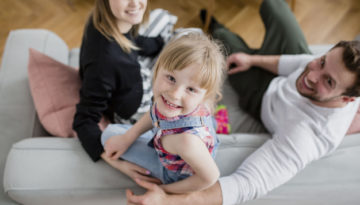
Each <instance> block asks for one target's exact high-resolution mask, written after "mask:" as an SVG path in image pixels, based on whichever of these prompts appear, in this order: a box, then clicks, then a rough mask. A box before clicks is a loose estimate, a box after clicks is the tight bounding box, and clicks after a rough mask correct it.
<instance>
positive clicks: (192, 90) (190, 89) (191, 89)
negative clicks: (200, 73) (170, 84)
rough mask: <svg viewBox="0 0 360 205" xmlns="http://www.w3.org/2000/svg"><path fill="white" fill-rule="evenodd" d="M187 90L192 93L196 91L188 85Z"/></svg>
mask: <svg viewBox="0 0 360 205" xmlns="http://www.w3.org/2000/svg"><path fill="white" fill-rule="evenodd" d="M188 90H189V91H190V92H192V93H196V91H197V90H196V89H195V88H192V87H189V88H188Z"/></svg>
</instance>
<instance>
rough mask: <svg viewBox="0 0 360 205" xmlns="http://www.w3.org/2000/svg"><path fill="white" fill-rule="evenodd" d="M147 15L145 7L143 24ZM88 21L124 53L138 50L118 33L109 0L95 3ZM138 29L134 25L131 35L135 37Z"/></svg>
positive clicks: (147, 8)
mask: <svg viewBox="0 0 360 205" xmlns="http://www.w3.org/2000/svg"><path fill="white" fill-rule="evenodd" d="M149 13H150V10H149V6H147V7H146V9H145V13H144V17H143V22H145V21H147V20H148V17H149ZM89 21H92V22H93V24H94V27H95V28H96V29H97V30H98V31H99V32H100V33H101V34H102V35H104V36H105V37H106V38H107V39H108V40H115V41H116V42H117V43H118V44H119V45H120V47H121V48H122V49H123V50H124V51H125V52H127V53H130V51H131V49H134V50H138V49H139V48H138V47H137V46H136V45H134V44H133V43H132V42H131V41H130V40H129V39H127V38H126V37H125V36H124V35H123V34H122V33H121V32H120V31H119V29H118V27H117V24H116V17H115V16H114V14H113V13H112V11H111V8H110V4H109V0H96V1H95V6H94V9H93V11H92V13H91V16H90V18H89ZM138 29H139V25H135V26H134V29H133V30H132V31H133V34H135V35H137V32H138Z"/></svg>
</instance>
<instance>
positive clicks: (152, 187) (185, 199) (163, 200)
mask: <svg viewBox="0 0 360 205" xmlns="http://www.w3.org/2000/svg"><path fill="white" fill-rule="evenodd" d="M135 181H136V183H137V184H138V185H140V186H142V187H143V188H145V189H147V190H148V191H147V192H146V193H145V194H144V195H139V196H137V195H134V193H132V192H131V191H130V190H126V198H127V204H128V205H168V204H172V205H192V204H196V205H221V204H222V195H221V188H220V184H219V182H216V183H215V184H214V185H213V186H211V187H209V188H208V189H205V190H202V191H198V192H192V193H189V194H178V195H170V194H166V193H165V192H164V191H163V190H162V189H161V188H160V187H159V186H158V185H156V184H152V183H149V182H145V181H142V180H139V179H137V180H135Z"/></svg>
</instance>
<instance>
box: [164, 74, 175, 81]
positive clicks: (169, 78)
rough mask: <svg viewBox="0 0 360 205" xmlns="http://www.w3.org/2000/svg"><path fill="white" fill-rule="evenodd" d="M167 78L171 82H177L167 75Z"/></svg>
mask: <svg viewBox="0 0 360 205" xmlns="http://www.w3.org/2000/svg"><path fill="white" fill-rule="evenodd" d="M166 78H167V79H168V80H169V81H171V82H176V80H175V78H174V77H173V76H171V75H167V76H166Z"/></svg>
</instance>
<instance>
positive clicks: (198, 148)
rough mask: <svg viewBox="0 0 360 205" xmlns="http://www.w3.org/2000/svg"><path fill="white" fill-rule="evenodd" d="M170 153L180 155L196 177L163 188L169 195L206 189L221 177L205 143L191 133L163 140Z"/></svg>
mask: <svg viewBox="0 0 360 205" xmlns="http://www.w3.org/2000/svg"><path fill="white" fill-rule="evenodd" d="M162 144H163V146H164V148H165V150H167V151H168V152H170V153H172V154H177V155H179V156H180V157H181V158H182V159H183V160H184V161H185V162H186V163H187V164H188V165H190V166H191V168H192V169H193V171H194V173H195V174H194V175H192V176H190V177H188V178H186V179H184V180H180V181H177V182H174V183H171V184H167V185H162V186H161V187H162V188H163V189H164V190H165V191H166V192H168V193H188V192H193V191H199V190H203V189H206V188H208V187H210V186H211V185H213V184H214V183H215V182H216V181H217V179H218V177H219V175H220V172H219V169H218V168H217V166H216V164H215V161H214V160H213V158H212V157H211V155H210V153H209V150H208V149H207V148H206V146H205V144H204V142H203V141H202V140H201V139H200V138H199V137H198V136H196V135H192V134H189V133H183V134H176V135H168V136H165V137H164V138H163V139H162Z"/></svg>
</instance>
